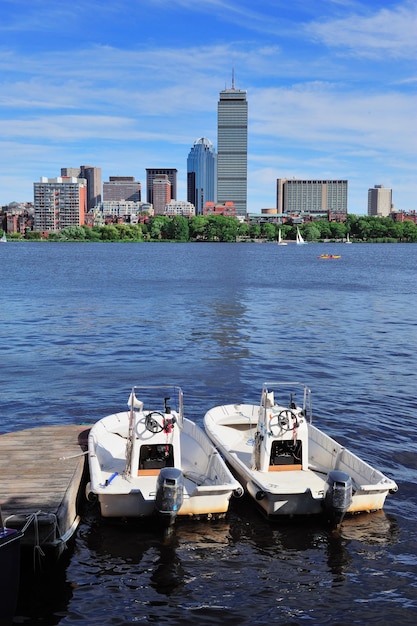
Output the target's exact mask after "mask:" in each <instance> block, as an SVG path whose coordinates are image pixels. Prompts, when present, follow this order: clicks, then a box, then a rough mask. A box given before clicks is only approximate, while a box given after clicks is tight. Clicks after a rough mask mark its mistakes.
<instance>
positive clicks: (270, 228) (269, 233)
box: [261, 222, 276, 241]
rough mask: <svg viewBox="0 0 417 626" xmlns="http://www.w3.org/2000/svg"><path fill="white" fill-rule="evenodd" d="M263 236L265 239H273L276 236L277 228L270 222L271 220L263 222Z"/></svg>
mask: <svg viewBox="0 0 417 626" xmlns="http://www.w3.org/2000/svg"><path fill="white" fill-rule="evenodd" d="M261 236H262V237H263V238H264V239H268V241H273V240H274V239H275V238H276V230H275V226H274V224H270V223H269V222H266V223H265V224H262V227H261Z"/></svg>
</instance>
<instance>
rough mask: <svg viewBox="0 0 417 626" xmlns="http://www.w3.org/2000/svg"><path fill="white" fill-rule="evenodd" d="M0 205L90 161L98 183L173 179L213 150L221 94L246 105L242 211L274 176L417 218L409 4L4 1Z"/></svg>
mask: <svg viewBox="0 0 417 626" xmlns="http://www.w3.org/2000/svg"><path fill="white" fill-rule="evenodd" d="M0 8H2V21H1V23H0V35H1V44H0V62H1V67H2V90H1V94H2V95H1V97H0V137H1V140H0V205H6V204H9V203H10V202H12V201H17V202H24V201H31V200H33V183H34V182H37V181H39V179H40V178H41V177H42V176H47V177H52V176H56V175H57V174H58V172H59V170H60V168H61V167H68V168H72V167H77V166H78V164H80V163H89V164H91V165H93V166H94V167H99V168H101V169H102V178H103V180H107V179H108V178H109V177H110V176H125V175H132V176H135V177H136V180H138V181H139V182H141V183H142V188H144V183H145V172H146V169H147V168H148V167H155V168H175V169H177V170H178V189H177V193H176V197H177V198H178V199H179V200H185V199H186V197H187V155H188V153H189V150H190V147H191V146H192V145H193V142H194V141H195V139H196V137H207V138H208V139H209V140H210V141H211V142H212V143H213V145H214V148H215V149H216V150H217V149H218V146H217V145H216V142H217V119H216V118H217V106H216V105H217V102H218V96H219V93H220V92H221V91H222V90H223V89H229V88H230V86H231V84H232V72H233V69H234V81H235V85H236V88H237V89H241V90H245V91H247V100H248V103H249V119H248V203H247V208H248V211H249V212H250V213H259V212H260V211H261V209H262V208H271V207H275V202H276V197H275V196H276V181H277V179H279V178H286V179H291V178H298V179H312V180H314V179H315V180H338V179H343V180H345V179H346V180H348V181H349V206H348V210H349V212H350V213H358V214H363V215H366V213H367V200H368V189H370V188H373V187H374V186H375V185H384V186H385V187H386V188H390V189H392V192H393V204H394V206H395V208H397V209H398V210H404V211H411V210H415V209H416V203H417V202H416V196H417V175H416V173H417V172H416V168H417V155H416V150H417V146H416V142H415V136H416V133H417V128H416V123H417V122H416V114H415V110H417V109H416V94H415V88H416V84H417V80H416V64H415V60H416V57H417V53H416V47H417V42H416V37H415V22H416V16H417V5H416V2H415V0H412V1H411V0H403V1H394V0H383V1H382V0H376V1H375V2H374V3H371V4H370V3H367V2H365V1H355V0H337V1H335V0H321V1H320V2H318V3H312V4H310V3H306V2H301V0H300V1H297V0H295V2H294V3H292V4H291V5H288V3H287V2H284V0H266V2H264V3H262V5H261V6H255V5H253V3H252V2H250V0H239V1H237V0H228V1H226V0H216V1H213V0H202V1H201V2H199V3H194V2H191V1H190V0H172V2H170V3H169V4H168V5H167V4H166V3H164V2H162V0H142V1H141V2H130V3H127V2H126V0H115V2H114V3H112V4H111V5H103V4H102V3H98V2H96V0H86V1H85V2H83V3H81V2H79V1H78V0H74V2H73V3H71V5H62V4H60V3H59V4H57V3H54V2H52V0H39V2H37V3H32V2H29V1H28V0H13V1H11V0H0Z"/></svg>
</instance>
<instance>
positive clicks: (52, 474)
mask: <svg viewBox="0 0 417 626" xmlns="http://www.w3.org/2000/svg"><path fill="white" fill-rule="evenodd" d="M87 435H88V429H87V427H86V426H80V425H73V424H69V425H65V426H41V427H38V428H31V429H27V430H21V431H17V432H12V433H6V434H2V435H0V505H1V509H2V515H3V522H4V525H5V526H7V527H8V528H15V529H17V530H24V536H23V538H22V546H25V545H26V546H38V547H40V548H42V549H43V548H46V549H49V548H52V549H53V550H54V551H56V550H58V552H60V551H62V549H63V548H65V542H66V541H67V540H68V539H69V538H70V537H71V535H72V534H73V532H74V531H75V529H76V527H77V525H78V519H79V518H78V510H77V501H78V496H79V493H80V491H81V487H82V485H83V480H84V471H85V468H86V456H85V450H86V449H87Z"/></svg>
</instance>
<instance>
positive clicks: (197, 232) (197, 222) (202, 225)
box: [189, 215, 207, 239]
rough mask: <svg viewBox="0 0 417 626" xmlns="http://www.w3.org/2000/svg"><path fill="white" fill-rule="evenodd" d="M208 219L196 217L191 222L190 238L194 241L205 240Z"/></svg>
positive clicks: (201, 216) (202, 216) (200, 216)
mask: <svg viewBox="0 0 417 626" xmlns="http://www.w3.org/2000/svg"><path fill="white" fill-rule="evenodd" d="M206 228H207V218H206V217H205V216H204V215H196V216H195V217H193V218H192V219H191V220H190V225H189V229H190V237H191V238H192V239H205V238H206Z"/></svg>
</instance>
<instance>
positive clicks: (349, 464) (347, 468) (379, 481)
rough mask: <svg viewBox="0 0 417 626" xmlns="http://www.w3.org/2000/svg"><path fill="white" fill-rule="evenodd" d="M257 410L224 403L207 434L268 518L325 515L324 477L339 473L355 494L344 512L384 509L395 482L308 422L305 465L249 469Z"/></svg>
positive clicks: (209, 420) (207, 421)
mask: <svg viewBox="0 0 417 626" xmlns="http://www.w3.org/2000/svg"><path fill="white" fill-rule="evenodd" d="M258 409H259V407H258V406H255V405H224V406H220V407H215V408H214V409H211V410H210V411H208V413H207V414H206V416H205V418H204V425H205V429H206V432H207V434H208V436H209V437H210V439H211V440H212V441H213V443H214V445H215V446H216V447H217V448H218V449H219V451H220V452H221V454H222V455H223V457H224V458H225V460H226V462H227V463H228V465H229V466H230V468H231V469H232V471H233V473H234V475H235V476H236V478H237V479H238V480H239V482H240V483H241V484H242V486H243V487H244V490H245V492H246V493H247V494H249V496H250V497H251V498H252V499H253V500H254V502H255V503H256V505H257V506H258V507H259V508H260V509H261V510H262V512H263V513H264V514H265V515H266V516H267V517H268V518H279V517H293V516H306V515H325V514H327V511H326V506H325V504H326V503H325V497H326V492H327V490H328V476H329V474H330V472H333V471H335V470H337V471H338V472H342V473H344V474H346V476H348V477H350V478H351V480H352V483H353V490H352V491H353V492H352V497H351V501H350V504H349V506H348V508H347V511H346V513H347V514H352V513H359V512H370V511H377V510H380V509H382V508H383V506H384V503H385V499H386V497H387V495H388V493H390V492H395V491H396V490H397V485H396V483H395V482H394V481H392V480H390V479H389V478H387V477H386V476H384V475H383V474H382V473H381V472H379V471H378V470H376V469H374V468H372V467H371V466H370V465H368V464H367V463H366V462H365V461H363V460H361V459H360V458H359V457H357V456H356V455H355V454H353V453H352V452H350V451H349V450H347V449H346V448H344V447H343V446H341V445H340V444H338V443H337V442H336V441H335V440H334V439H332V438H331V437H329V436H328V435H326V434H325V433H323V431H321V430H319V429H318V428H316V427H315V426H313V425H312V424H308V448H309V454H308V466H306V467H305V468H304V469H302V468H301V466H299V465H297V466H295V465H294V466H285V465H282V466H278V467H273V468H271V467H270V468H269V470H268V471H258V470H256V469H253V467H254V463H253V449H254V433H255V430H256V427H257V415H258Z"/></svg>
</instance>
